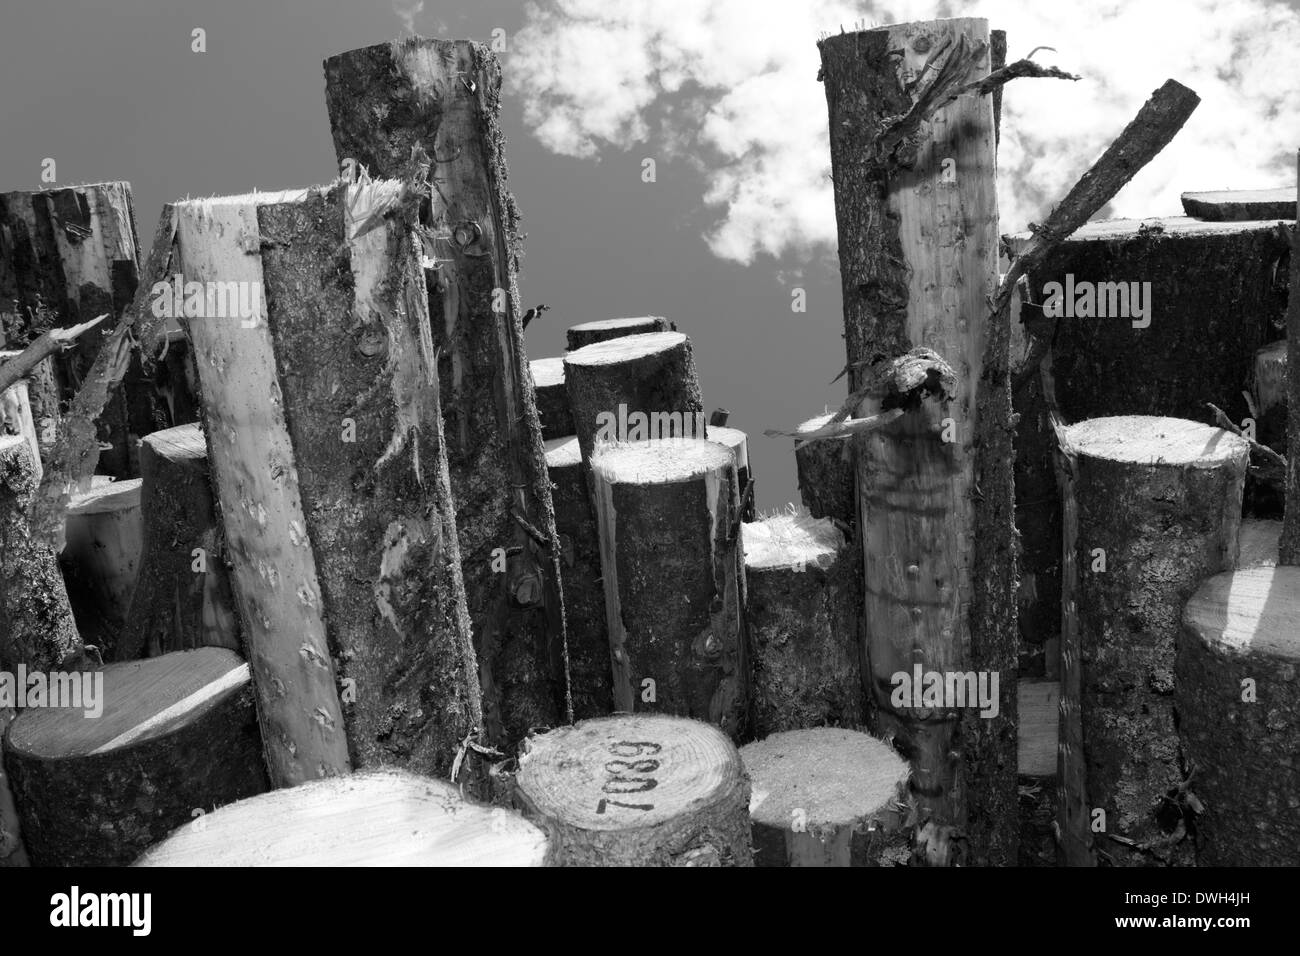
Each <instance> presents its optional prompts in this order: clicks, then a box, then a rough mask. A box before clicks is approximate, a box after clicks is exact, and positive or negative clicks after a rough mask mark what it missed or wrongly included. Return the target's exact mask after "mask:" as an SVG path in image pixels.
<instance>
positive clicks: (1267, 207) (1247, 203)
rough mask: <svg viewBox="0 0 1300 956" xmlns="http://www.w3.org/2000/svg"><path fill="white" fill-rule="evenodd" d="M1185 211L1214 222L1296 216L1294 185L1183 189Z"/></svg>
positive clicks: (1292, 217)
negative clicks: (1198, 191)
mask: <svg viewBox="0 0 1300 956" xmlns="http://www.w3.org/2000/svg"><path fill="white" fill-rule="evenodd" d="M1182 200H1183V212H1185V213H1187V215H1189V216H1195V217H1196V218H1197V219H1207V220H1210V221H1211V222H1248V221H1250V220H1252V219H1294V218H1295V215H1296V190H1295V187H1294V186H1283V187H1281V188H1279V189H1223V190H1219V191H1217V192H1207V193H1183V195H1182Z"/></svg>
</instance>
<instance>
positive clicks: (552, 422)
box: [528, 356, 573, 442]
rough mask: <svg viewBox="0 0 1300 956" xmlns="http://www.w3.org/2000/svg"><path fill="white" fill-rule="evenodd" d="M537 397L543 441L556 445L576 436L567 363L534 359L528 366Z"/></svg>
mask: <svg viewBox="0 0 1300 956" xmlns="http://www.w3.org/2000/svg"><path fill="white" fill-rule="evenodd" d="M528 367H529V369H530V370H531V372H532V375H533V387H534V388H535V389H536V394H537V414H538V415H539V416H541V421H542V438H543V439H545V440H546V441H548V442H549V441H554V440H555V439H557V438H564V437H566V436H568V435H572V434H573V411H572V410H571V409H570V408H569V390H568V389H567V388H565V385H564V359H563V358H561V357H558V356H557V357H556V358H544V359H533V360H532V361H531V362H529V363H528Z"/></svg>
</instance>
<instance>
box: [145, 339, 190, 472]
mask: <svg viewBox="0 0 1300 956" xmlns="http://www.w3.org/2000/svg"><path fill="white" fill-rule="evenodd" d="M153 387H154V391H155V392H156V393H157V395H158V399H159V403H160V404H161V406H162V410H163V411H165V412H166V423H167V426H168V427H171V428H175V427H177V426H179V425H189V424H192V423H194V422H197V421H198V420H199V407H200V405H199V373H198V369H196V368H195V367H194V355H193V353H192V352H191V350H190V342H189V339H187V338H186V337H185V333H184V331H182V330H181V329H172V330H170V331H168V332H166V333H165V334H164V335H163V336H162V344H161V345H160V346H159V354H158V355H157V356H156V357H155V358H154V361H153ZM141 468H143V463H142V464H141Z"/></svg>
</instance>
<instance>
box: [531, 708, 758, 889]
mask: <svg viewBox="0 0 1300 956" xmlns="http://www.w3.org/2000/svg"><path fill="white" fill-rule="evenodd" d="M516 783H517V790H516V796H517V799H518V800H519V803H520V805H521V806H522V808H523V810H524V813H525V814H526V815H527V816H528V817H529V818H530V819H532V820H533V821H535V822H536V823H537V824H538V825H539V826H541V827H542V828H543V829H545V830H546V832H547V833H548V835H549V836H550V838H551V841H552V845H553V846H554V848H555V852H556V854H557V859H558V862H559V863H560V864H561V865H566V866H752V865H753V859H752V856H751V849H750V832H749V812H748V809H749V800H750V787H749V780H748V779H747V778H746V776H745V771H744V768H743V767H742V766H741V762H740V755H739V754H738V753H737V752H736V748H735V746H734V745H733V744H732V742H731V741H730V740H728V739H727V737H726V736H725V735H723V734H722V733H721V732H720V731H719V730H718V729H717V728H716V727H713V726H711V725H709V724H705V723H702V722H700V721H696V720H687V719H684V718H680V717H669V716H664V715H659V714H618V715H615V716H612V717H602V718H598V719H596V720H584V721H580V722H579V723H577V724H574V725H572V726H569V727H561V728H559V729H557V730H552V731H550V732H549V733H545V734H540V735H537V736H534V737H530V738H528V740H527V741H526V743H525V745H524V748H523V753H522V755H521V756H520V758H519V775H518V777H517V780H516Z"/></svg>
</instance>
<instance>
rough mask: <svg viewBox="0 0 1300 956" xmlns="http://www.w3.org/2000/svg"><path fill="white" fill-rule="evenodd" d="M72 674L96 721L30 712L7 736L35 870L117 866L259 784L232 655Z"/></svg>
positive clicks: (254, 734)
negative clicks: (87, 691)
mask: <svg viewBox="0 0 1300 956" xmlns="http://www.w3.org/2000/svg"><path fill="white" fill-rule="evenodd" d="M73 676H74V678H82V677H84V678H85V679H92V680H94V681H95V682H96V683H99V690H98V691H96V692H95V693H96V696H97V698H98V704H99V705H102V708H103V711H102V716H101V717H100V718H99V719H87V718H86V717H85V716H83V712H82V711H81V710H77V709H75V708H74V709H68V708H66V707H29V708H28V709H27V710H25V711H24V712H23V713H22V715H21V716H19V718H18V719H17V720H16V721H14V723H13V724H12V725H11V726H10V728H9V731H8V734H7V735H6V744H5V761H6V768H7V770H8V772H9V775H10V778H11V780H12V782H13V788H14V793H15V795H16V797H17V800H18V806H19V808H20V810H21V813H22V826H23V837H24V839H25V841H26V844H27V849H28V852H29V853H30V854H31V857H32V862H33V863H34V864H35V865H36V866H123V865H125V864H127V863H130V862H131V861H132V860H133V859H135V857H136V856H138V855H139V854H140V853H141V852H142V851H143V850H144V849H145V848H147V847H149V846H150V845H152V844H154V843H156V842H158V841H159V840H161V839H163V838H164V837H165V836H167V834H169V833H171V831H172V830H174V829H175V828H176V827H178V826H180V825H181V824H183V823H185V822H186V821H188V820H190V819H191V817H192V816H194V815H195V813H196V812H204V811H206V810H209V809H211V808H212V807H214V806H216V805H220V804H223V803H229V802H231V801H234V800H240V799H242V798H244V797H249V796H252V795H253V794H256V793H261V792H262V791H264V790H265V789H266V788H267V777H266V766H265V764H264V762H263V758H262V744H261V739H260V735H259V733H258V727H257V715H256V711H255V709H254V705H253V693H252V688H251V685H250V682H249V674H248V668H247V666H246V665H245V664H244V662H243V661H242V660H240V658H239V655H237V654H235V653H233V652H231V651H227V650H224V649H221V648H205V649H203V650H200V651H193V652H189V653H184V654H168V655H166V656H164V657H159V658H155V659H153V660H149V661H143V662H130V663H124V664H112V665H109V666H108V667H106V668H105V669H104V670H103V671H99V672H95V673H93V674H91V673H89V672H86V673H85V674H84V675H83V674H76V673H74V675H73ZM83 693H84V691H83ZM86 700H87V698H86V697H84V696H83V698H82V701H81V702H82V703H83V704H85V703H86Z"/></svg>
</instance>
